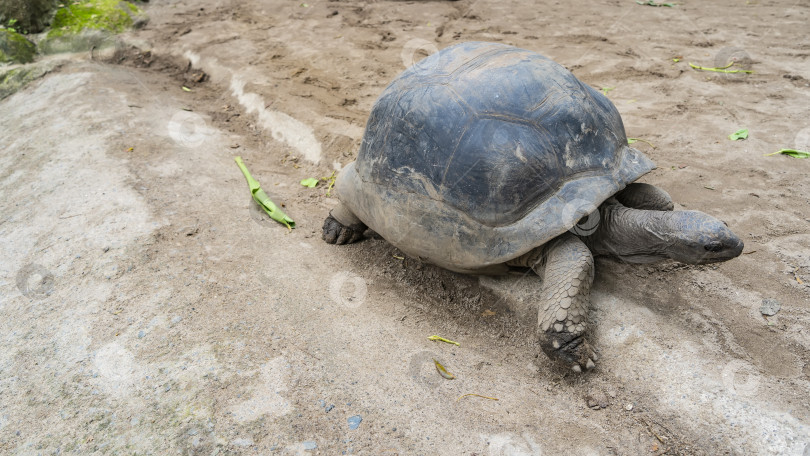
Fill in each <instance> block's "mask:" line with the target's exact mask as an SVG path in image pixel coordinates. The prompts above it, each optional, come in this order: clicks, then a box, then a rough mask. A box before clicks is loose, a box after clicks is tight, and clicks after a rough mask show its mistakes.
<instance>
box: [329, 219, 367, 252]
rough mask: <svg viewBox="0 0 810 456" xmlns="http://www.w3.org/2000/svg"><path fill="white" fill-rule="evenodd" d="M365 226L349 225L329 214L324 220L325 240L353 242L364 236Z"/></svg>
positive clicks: (338, 242)
mask: <svg viewBox="0 0 810 456" xmlns="http://www.w3.org/2000/svg"><path fill="white" fill-rule="evenodd" d="M365 230H366V227H365V226H348V225H344V224H342V223H340V222H338V221H337V220H336V219H335V218H334V217H332V216H331V215H329V216H328V217H326V220H324V221H323V236H322V237H323V240H324V241H326V243H327V244H338V245H342V244H351V243H352V242H356V241H359V240H360V238H362V237H363V232H364V231H365Z"/></svg>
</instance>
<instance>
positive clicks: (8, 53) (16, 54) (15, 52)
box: [0, 29, 37, 63]
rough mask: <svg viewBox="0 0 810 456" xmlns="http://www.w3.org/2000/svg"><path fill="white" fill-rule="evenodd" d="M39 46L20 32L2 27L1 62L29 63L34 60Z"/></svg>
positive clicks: (0, 30)
mask: <svg viewBox="0 0 810 456" xmlns="http://www.w3.org/2000/svg"><path fill="white" fill-rule="evenodd" d="M36 53H37V47H36V45H35V44H34V43H32V42H30V41H28V40H27V39H26V38H25V37H24V36H22V35H20V34H19V33H16V32H12V31H11V30H8V29H0V63H28V62H33V61H34V56H35V55H36Z"/></svg>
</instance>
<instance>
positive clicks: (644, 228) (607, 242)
mask: <svg viewBox="0 0 810 456" xmlns="http://www.w3.org/2000/svg"><path fill="white" fill-rule="evenodd" d="M672 214H673V212H671V211H650V210H642V209H631V208H628V207H625V206H622V205H621V204H612V203H610V204H603V205H602V206H600V207H599V215H600V220H599V227H598V228H597V229H596V231H594V232H593V233H592V234H591V235H589V236H580V239H582V241H583V242H584V243H585V244H586V245H587V246H588V248H590V249H591V253H593V254H594V255H609V256H615V257H618V258H620V259H622V260H624V261H628V262H631V263H652V262H655V261H660V260H664V259H667V258H669V255H668V254H667V252H668V250H669V248H670V247H671V246H672V243H673V240H672V236H671V227H672V226H673V221H672V220H671V218H672Z"/></svg>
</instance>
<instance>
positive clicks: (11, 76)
mask: <svg viewBox="0 0 810 456" xmlns="http://www.w3.org/2000/svg"><path fill="white" fill-rule="evenodd" d="M63 63H64V62H60V61H49V62H37V63H32V64H30V65H24V66H21V67H18V68H14V69H8V70H5V71H4V70H0V100H2V99H4V98H6V97H9V96H11V95H12V94H14V93H15V92H17V91H19V90H20V89H22V88H23V87H25V86H26V85H27V84H28V83H30V82H31V81H34V80H37V79H39V78H41V77H43V76H45V75H46V74H48V73H50V72H51V71H54V70H55V69H57V68H59V67H60V66H61V65H62V64H63Z"/></svg>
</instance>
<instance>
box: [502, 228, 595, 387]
mask: <svg viewBox="0 0 810 456" xmlns="http://www.w3.org/2000/svg"><path fill="white" fill-rule="evenodd" d="M508 264H509V265H512V266H527V267H530V268H532V269H533V270H534V271H535V272H536V273H537V274H538V275H540V276H542V277H543V291H542V295H541V299H540V305H539V309H538V318H537V335H538V338H539V340H540V346H541V348H542V349H543V352H545V353H546V355H548V357H549V358H551V359H554V360H558V361H561V362H563V363H564V364H565V365H567V366H569V367H571V368H572V369H573V370H574V371H575V372H582V370H583V369H586V370H587V369H593V368H594V367H595V361H596V360H597V359H598V357H597V356H596V353H595V352H594V351H593V349H592V348H591V346H590V344H589V343H588V341H587V340H586V335H587V334H586V333H587V330H588V324H587V318H588V310H589V308H590V296H591V283H592V282H593V274H594V267H593V256H592V255H591V252H590V250H588V247H586V246H585V244H584V243H583V242H582V241H581V240H580V239H579V238H577V237H576V236H574V235H571V234H568V233H566V234H564V235H562V236H560V237H558V238H556V239H554V240H553V241H551V242H549V243H548V244H546V245H545V246H543V247H540V248H538V249H535V250H533V251H531V252H529V253H527V254H526V255H524V256H522V257H520V258H517V259H515V260H513V261H511V262H509V263H508Z"/></svg>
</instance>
